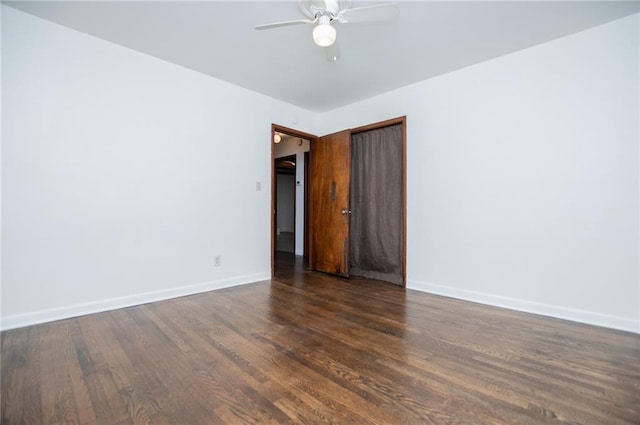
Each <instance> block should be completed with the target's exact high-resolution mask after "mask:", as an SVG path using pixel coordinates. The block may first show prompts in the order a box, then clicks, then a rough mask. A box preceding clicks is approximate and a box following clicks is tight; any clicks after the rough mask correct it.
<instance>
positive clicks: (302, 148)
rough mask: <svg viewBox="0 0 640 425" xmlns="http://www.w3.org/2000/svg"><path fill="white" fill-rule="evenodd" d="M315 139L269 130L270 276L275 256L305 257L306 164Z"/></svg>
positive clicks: (284, 130)
mask: <svg viewBox="0 0 640 425" xmlns="http://www.w3.org/2000/svg"><path fill="white" fill-rule="evenodd" d="M315 138H316V137H315V136H313V135H311V134H307V133H303V132H300V131H297V130H293V129H289V128H286V127H282V126H278V125H275V124H273V125H272V126H271V164H272V167H271V170H272V173H271V193H272V196H271V276H272V277H274V276H275V274H276V267H277V266H278V264H281V262H280V263H278V262H276V261H275V256H276V254H277V255H279V256H283V255H285V256H290V257H291V258H294V256H295V258H297V257H307V256H308V255H309V242H308V237H309V232H308V223H309V220H308V214H309V209H308V200H307V194H308V178H307V175H308V161H309V149H310V145H311V140H313V139H315Z"/></svg>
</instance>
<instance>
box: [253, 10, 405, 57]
mask: <svg viewBox="0 0 640 425" xmlns="http://www.w3.org/2000/svg"><path fill="white" fill-rule="evenodd" d="M298 8H299V9H300V11H301V12H302V13H303V14H304V15H305V16H306V17H307V19H297V20H293V21H283V22H275V23H272V24H264V25H258V26H256V27H254V29H256V30H268V29H272V28H280V27H287V26H290V25H300V24H317V25H316V27H315V28H314V29H313V41H314V42H315V43H316V44H317V45H318V46H320V47H324V48H325V52H326V55H327V60H328V61H330V62H334V61H336V60H338V58H339V57H340V51H339V49H338V44H337V43H336V29H335V28H334V27H333V26H331V23H332V22H338V23H341V24H351V23H360V22H381V21H389V20H392V19H395V18H396V17H397V16H398V13H399V11H398V5H397V4H395V3H388V4H379V5H374V6H365V7H356V8H352V7H351V0H298Z"/></svg>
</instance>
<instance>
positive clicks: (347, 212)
mask: <svg viewBox="0 0 640 425" xmlns="http://www.w3.org/2000/svg"><path fill="white" fill-rule="evenodd" d="M347 214H351V210H348V209H346V208H345V209H343V210H342V215H347Z"/></svg>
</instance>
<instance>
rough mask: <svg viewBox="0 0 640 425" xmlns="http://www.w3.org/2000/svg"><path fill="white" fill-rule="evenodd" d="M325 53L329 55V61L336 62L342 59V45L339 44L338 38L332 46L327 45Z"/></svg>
mask: <svg viewBox="0 0 640 425" xmlns="http://www.w3.org/2000/svg"><path fill="white" fill-rule="evenodd" d="M324 53H325V54H326V56H327V62H335V61H337V60H338V59H340V46H338V40H336V41H334V42H333V44H332V45H331V46H327V47H325V48H324Z"/></svg>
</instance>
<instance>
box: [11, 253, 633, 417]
mask: <svg viewBox="0 0 640 425" xmlns="http://www.w3.org/2000/svg"><path fill="white" fill-rule="evenodd" d="M277 271H278V272H277V275H276V277H275V278H274V279H272V280H271V281H267V282H260V283H255V284H248V285H242V286H238V287H232V288H227V289H223V290H219V291H213V292H209V293H204V294H199V295H194V296H190V297H183V298H177V299H173V300H167V301H163V302H158V303H152V304H146V305H142V306H138V307H131V308H126V309H120V310H114V311H111V312H105V313H100V314H95V315H89V316H84V317H78V318H74V319H68V320H64V321H60V322H53V323H48V324H44V325H38V326H31V327H27V328H22V329H15V330H10V331H5V332H2V335H1V344H2V345H1V349H2V352H1V353H0V359H1V360H0V361H1V363H0V367H1V372H2V374H1V378H0V387H1V401H0V403H1V405H0V409H1V416H0V417H1V423H2V425H5V424H6V425H12V424H28V425H38V424H54V423H70V424H73V423H76V424H87V425H92V424H99V425H102V424H105V425H130V424H135V425H144V424H153V425H165V424H166V425H169V424H176V425H178V424H180V425H182V424H187V423H188V424H190V425H192V424H193V425H197V424H203V425H205V424H239V423H247V424H300V423H305V424H335V423H338V424H346V423H354V424H368V425H371V424H452V425H455V424H474V425H480V424H487V425H489V424H504V425H518V424H535V425H538V424H584V425H625V424H626V425H638V424H640V335H637V334H632V333H628V332H621V331H615V330H611V329H605V328H600V327H595V326H589V325H584V324H579V323H572V322H568V321H564V320H559V319H553V318H548V317H542V316H536V315H532V314H525V313H520V312H515V311H511V310H506V309H500V308H496V307H490V306H485V305H480V304H475V303H470V302H465V301H461V300H456V299H452V298H446V297H439V296H434V295H429V294H425V293H420V292H416V291H412V290H407V289H403V288H399V287H397V286H394V285H389V284H384V283H381V282H375V281H371V280H367V279H360V278H357V279H350V280H348V279H342V278H335V277H332V276H329V275H326V274H321V273H313V272H308V271H306V270H305V267H304V263H303V262H301V261H300V260H299V259H296V258H295V257H293V256H287V255H279V256H278V263H277Z"/></svg>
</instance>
